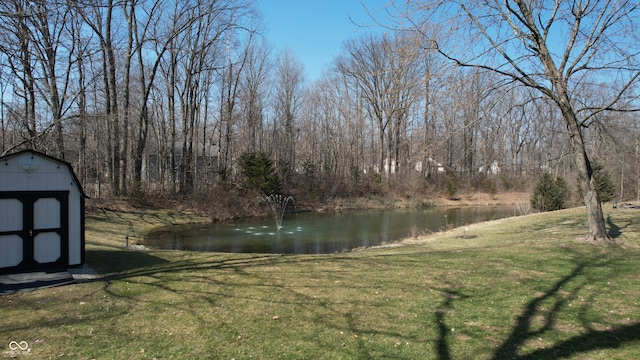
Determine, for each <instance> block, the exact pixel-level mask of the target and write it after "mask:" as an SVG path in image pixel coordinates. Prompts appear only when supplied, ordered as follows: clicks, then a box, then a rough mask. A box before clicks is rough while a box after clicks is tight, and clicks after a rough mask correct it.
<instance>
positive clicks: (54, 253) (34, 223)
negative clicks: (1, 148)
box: [0, 150, 86, 274]
mask: <svg viewBox="0 0 640 360" xmlns="http://www.w3.org/2000/svg"><path fill="white" fill-rule="evenodd" d="M85 197H86V196H85V194H84V191H83V190H82V186H81V185H80V183H79V182H78V178H77V176H76V175H75V173H74V172H73V169H72V168H71V165H70V164H69V163H67V162H65V161H62V160H58V159H56V158H53V157H51V156H48V155H45V154H42V153H40V152H37V151H34V150H24V151H20V152H17V153H14V154H10V155H7V156H3V157H0V274H12V273H22V272H30V271H39V270H45V269H55V268H58V269H66V268H69V267H77V266H82V265H83V264H84V262H85V238H84V220H85V218H84V204H85Z"/></svg>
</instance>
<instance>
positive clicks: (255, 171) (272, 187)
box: [240, 152, 281, 195]
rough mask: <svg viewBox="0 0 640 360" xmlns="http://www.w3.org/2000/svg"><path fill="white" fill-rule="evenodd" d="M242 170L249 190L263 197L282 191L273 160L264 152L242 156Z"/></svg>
mask: <svg viewBox="0 0 640 360" xmlns="http://www.w3.org/2000/svg"><path fill="white" fill-rule="evenodd" d="M240 168H241V170H242V175H243V176H244V179H245V182H246V184H247V186H248V187H249V188H252V189H256V190H258V191H259V192H260V193H261V194H262V195H270V194H276V193H278V192H279V191H280V187H281V185H280V178H279V177H278V175H277V174H276V170H275V167H274V164H273V160H271V159H270V158H269V155H267V154H266V153H264V152H249V153H244V154H242V156H240Z"/></svg>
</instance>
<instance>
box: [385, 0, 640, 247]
mask: <svg viewBox="0 0 640 360" xmlns="http://www.w3.org/2000/svg"><path fill="white" fill-rule="evenodd" d="M393 9H395V10H397V11H395V12H394V14H395V16H397V17H400V18H403V19H404V20H408V21H409V22H410V23H411V24H412V25H413V26H412V27H411V28H412V30H414V31H417V32H419V33H421V34H422V35H423V37H424V38H425V39H426V40H428V42H430V46H431V47H432V48H434V49H436V50H437V51H438V52H439V53H440V54H442V55H443V56H445V57H446V58H448V59H449V60H452V61H454V62H455V63H457V64H458V65H460V66H470V67H477V68H482V69H486V70H490V71H493V72H496V73H498V74H500V75H503V76H504V77H505V78H506V79H508V80H510V81H516V82H518V83H521V84H523V85H525V86H527V87H530V88H533V89H535V90H537V91H539V92H540V93H541V94H542V95H543V96H545V97H547V98H548V99H550V100H551V101H552V102H553V103H554V104H555V106H556V108H557V110H558V111H559V112H560V113H561V114H562V118H563V119H564V122H565V125H566V128H567V134H568V137H569V140H570V142H571V149H572V154H573V158H574V161H575V164H576V167H577V169H578V173H579V183H580V186H581V187H582V189H583V190H584V191H583V193H584V202H585V204H586V207H587V218H588V233H587V240H588V241H590V242H594V243H609V242H612V241H613V240H612V239H611V237H610V236H609V235H608V234H607V231H606V227H605V222H604V216H603V213H602V207H601V203H600V199H599V197H598V194H597V192H596V190H595V188H596V187H595V182H594V178H593V171H592V168H591V163H590V161H589V156H588V154H587V151H586V145H585V139H584V136H583V132H582V130H583V129H584V128H585V127H588V126H590V125H591V124H593V123H594V122H595V121H597V115H598V114H601V113H603V112H613V111H635V110H638V109H637V108H634V106H637V98H636V96H637V95H636V94H637V92H635V91H634V89H635V88H636V86H637V84H638V77H639V76H640V61H639V60H640V59H639V58H638V57H639V56H640V55H639V54H640V51H639V50H640V49H639V46H640V41H638V40H639V39H638V34H639V32H638V24H637V20H636V19H637V17H638V13H639V12H640V5H639V4H638V3H637V2H634V1H589V0H576V1H561V0H556V1H553V2H546V1H544V2H543V1H536V2H529V1H515V0H510V1H498V0H476V1H446V2H444V1H420V2H417V1H416V2H409V3H405V5H402V8H401V7H400V5H398V6H394V7H393ZM436 22H441V24H442V26H443V27H446V28H448V29H451V32H450V33H449V36H448V37H447V38H435V37H433V36H432V33H431V30H429V28H433V26H434V24H435V23H436ZM458 45H462V46H458ZM583 84H589V85H590V86H592V87H601V88H604V89H607V90H608V91H607V95H608V96H606V97H598V98H590V99H588V102H577V101H576V98H577V97H578V96H577V95H578V94H577V92H578V91H580V89H581V86H582V85H583ZM583 100H587V99H583Z"/></svg>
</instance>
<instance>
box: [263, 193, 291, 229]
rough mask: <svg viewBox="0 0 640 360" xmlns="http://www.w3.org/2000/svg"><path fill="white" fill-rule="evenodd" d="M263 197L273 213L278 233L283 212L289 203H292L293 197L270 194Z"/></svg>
mask: <svg viewBox="0 0 640 360" xmlns="http://www.w3.org/2000/svg"><path fill="white" fill-rule="evenodd" d="M263 197H264V199H265V200H266V201H267V202H268V203H269V206H270V207H271V210H272V211H273V216H274V218H275V219H276V229H277V230H278V231H280V228H282V217H283V216H284V211H285V210H286V209H287V204H288V203H289V201H290V200H291V201H293V196H282V195H280V194H271V195H269V196H267V195H264V196H263Z"/></svg>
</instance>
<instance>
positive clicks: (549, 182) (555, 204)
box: [531, 173, 569, 211]
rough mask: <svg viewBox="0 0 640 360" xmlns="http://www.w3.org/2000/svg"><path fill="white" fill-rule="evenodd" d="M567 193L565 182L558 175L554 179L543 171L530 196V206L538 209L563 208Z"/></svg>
mask: <svg viewBox="0 0 640 360" xmlns="http://www.w3.org/2000/svg"><path fill="white" fill-rule="evenodd" d="M568 195H569V187H568V186H567V182H566V181H565V180H564V179H563V178H561V177H558V178H556V179H555V180H554V179H553V178H552V177H551V175H550V174H548V173H544V174H542V176H540V178H539V179H538V182H537V183H536V187H535V189H534V190H533V195H532V196H531V207H533V208H534V209H537V210H540V211H553V210H560V209H564V207H565V201H566V199H567V198H568Z"/></svg>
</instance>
